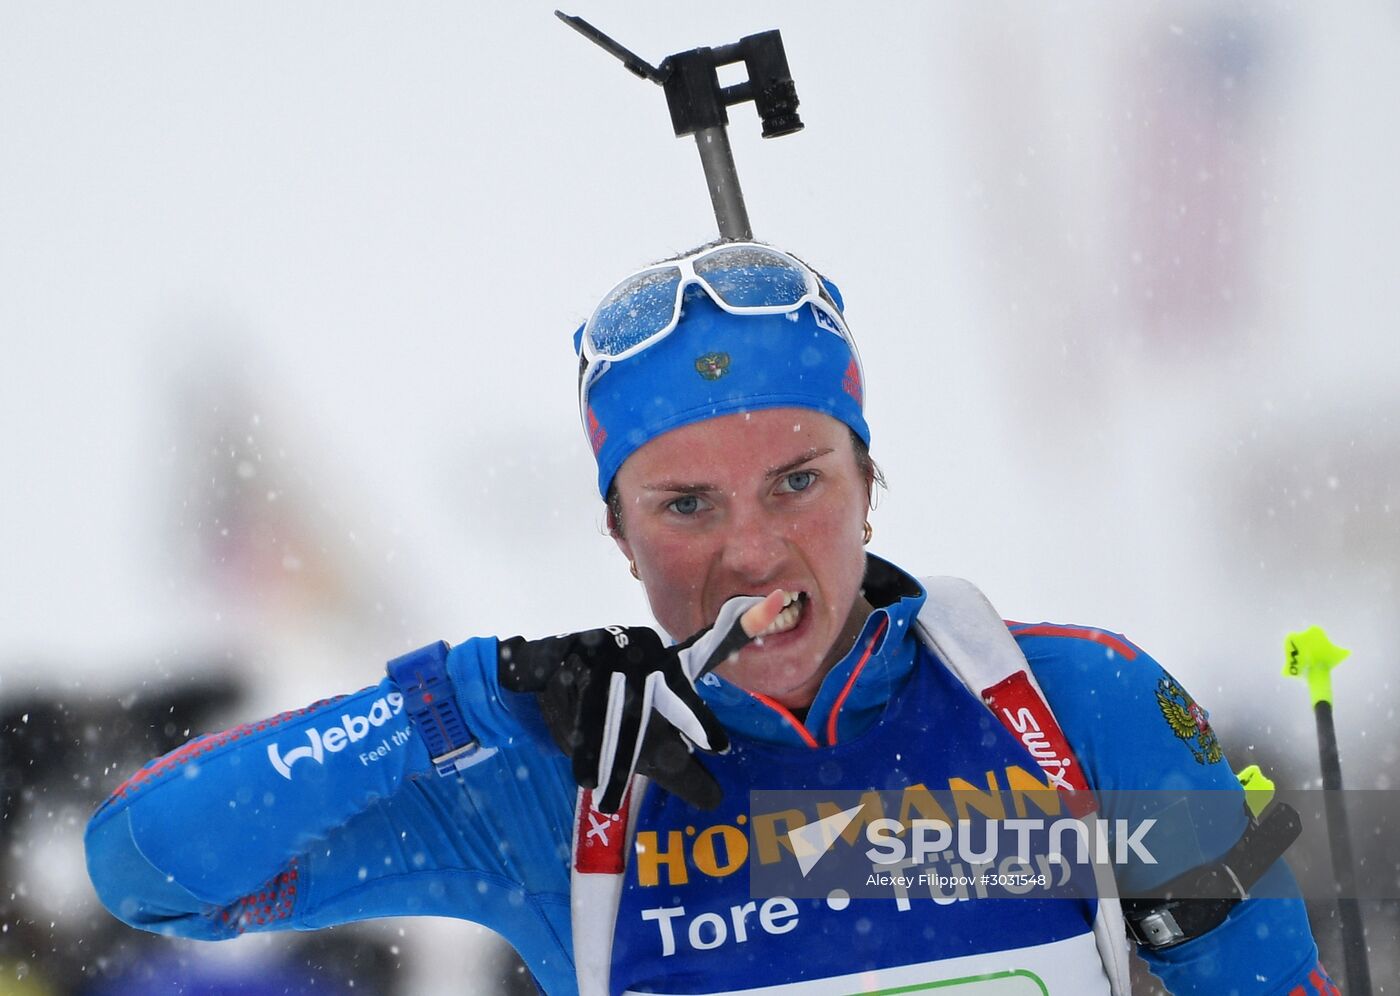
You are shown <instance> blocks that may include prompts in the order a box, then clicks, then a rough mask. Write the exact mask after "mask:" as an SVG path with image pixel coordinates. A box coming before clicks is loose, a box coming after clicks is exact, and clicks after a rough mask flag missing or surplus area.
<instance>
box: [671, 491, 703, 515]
mask: <svg viewBox="0 0 1400 996" xmlns="http://www.w3.org/2000/svg"><path fill="white" fill-rule="evenodd" d="M671 511H673V512H679V513H680V514H681V515H694V514H695V513H696V512H698V511H700V499H699V498H697V497H695V495H681V496H680V497H679V498H677V499H676V500H675V501H673V502H671Z"/></svg>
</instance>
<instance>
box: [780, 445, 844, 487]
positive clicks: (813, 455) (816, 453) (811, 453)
mask: <svg viewBox="0 0 1400 996" xmlns="http://www.w3.org/2000/svg"><path fill="white" fill-rule="evenodd" d="M835 452H836V451H835V450H834V449H832V448H831V447H830V446H828V447H826V448H825V449H817V448H815V447H814V448H812V449H810V450H808V451H807V452H806V453H803V454H802V455H801V456H800V457H798V458H797V459H796V460H789V461H788V462H787V463H785V464H782V465H781V466H778V467H774V468H773V469H772V470H770V471H768V472H767V473H766V474H764V475H763V476H764V479H765V480H772V479H773V478H775V477H782V476H783V475H784V474H786V473H788V472H789V471H791V470H793V469H794V468H796V467H801V466H802V465H803V464H804V463H810V462H811V461H813V460H815V459H817V457H824V456H826V455H827V454H828V453H835Z"/></svg>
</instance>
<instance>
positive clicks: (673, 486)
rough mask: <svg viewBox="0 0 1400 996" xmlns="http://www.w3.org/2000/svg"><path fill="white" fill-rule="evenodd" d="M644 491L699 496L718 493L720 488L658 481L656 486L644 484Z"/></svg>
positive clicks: (699, 484)
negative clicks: (676, 492)
mask: <svg viewBox="0 0 1400 996" xmlns="http://www.w3.org/2000/svg"><path fill="white" fill-rule="evenodd" d="M642 490H643V491H683V492H685V493H686V494H699V493H700V492H703V491H718V490H719V487H718V486H717V485H714V484H704V483H695V484H690V483H687V482H685V481H657V482H656V483H655V484H643V485H642Z"/></svg>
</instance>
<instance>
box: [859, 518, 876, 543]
mask: <svg viewBox="0 0 1400 996" xmlns="http://www.w3.org/2000/svg"><path fill="white" fill-rule="evenodd" d="M874 535H875V528H874V527H873V526H872V525H871V524H870V520H869V519H866V520H865V539H863V540H861V543H862V544H863V545H865V546H869V545H870V537H872V536H874Z"/></svg>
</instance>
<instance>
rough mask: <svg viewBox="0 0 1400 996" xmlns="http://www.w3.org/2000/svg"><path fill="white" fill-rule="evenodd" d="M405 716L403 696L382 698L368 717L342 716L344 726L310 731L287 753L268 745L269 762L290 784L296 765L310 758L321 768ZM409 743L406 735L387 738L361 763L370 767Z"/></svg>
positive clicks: (375, 702) (362, 757) (273, 745)
mask: <svg viewBox="0 0 1400 996" xmlns="http://www.w3.org/2000/svg"><path fill="white" fill-rule="evenodd" d="M401 712H403V696H402V695H401V694H399V693H398V692H390V693H389V694H388V695H385V696H383V697H381V698H377V699H375V700H374V702H373V703H371V704H370V707H369V712H368V714H366V715H364V716H359V715H353V714H351V713H342V714H341V717H340V722H339V723H337V724H336V725H334V726H330V727H327V728H326V729H324V730H318V729H316V728H315V727H310V728H308V729H307V731H306V741H307V742H306V743H305V744H303V745H301V746H298V747H293V748H292V749H291V750H289V751H287V752H286V753H283V752H281V751H280V750H279V749H278V747H277V744H275V743H271V744H268V745H267V758H268V760H269V761H271V762H272V766H273V767H274V768H276V769H277V773H278V774H279V775H281V776H282V777H283V778H286V779H287V780H289V781H290V780H291V777H292V765H294V764H296V763H297V762H298V761H300V760H302V759H303V758H310V759H311V760H312V761H315V762H316V763H317V764H321V763H323V762H324V760H325V756H326V753H327V752H330V753H332V754H337V753H339V752H340V751H342V750H344V749H345V748H346V747H348V746H349V745H350V744H356V743H359V742H360V741H362V740H364V739H365V738H366V737H368V736H369V734H370V731H371V730H373V729H377V728H378V727H381V726H383V725H384V724H385V723H387V722H389V720H391V719H393V718H394V717H395V716H397V715H398V714H399V713H401ZM405 740H407V735H406V731H397V732H395V734H394V735H393V737H392V738H385V739H384V741H383V742H382V743H381V744H378V745H376V746H375V748H374V749H373V750H370V751H366V752H364V753H362V754H361V757H360V762H361V763H362V764H367V763H369V762H368V760H366V759H367V758H368V759H372V760H378V759H379V758H380V757H383V756H384V755H385V754H388V753H389V751H390V750H392V749H393V748H394V747H397V746H400V745H401V744H402V743H403V742H404V741H405Z"/></svg>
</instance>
